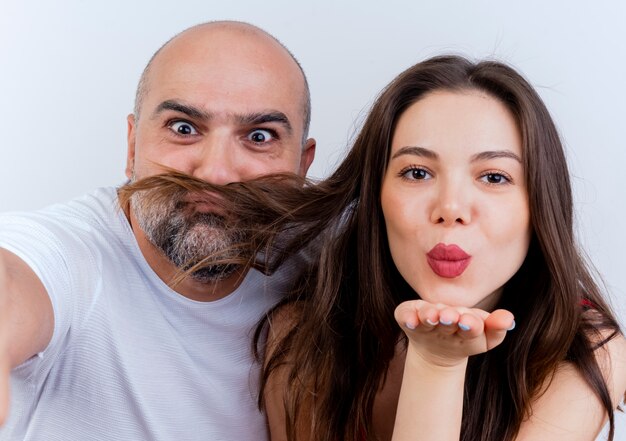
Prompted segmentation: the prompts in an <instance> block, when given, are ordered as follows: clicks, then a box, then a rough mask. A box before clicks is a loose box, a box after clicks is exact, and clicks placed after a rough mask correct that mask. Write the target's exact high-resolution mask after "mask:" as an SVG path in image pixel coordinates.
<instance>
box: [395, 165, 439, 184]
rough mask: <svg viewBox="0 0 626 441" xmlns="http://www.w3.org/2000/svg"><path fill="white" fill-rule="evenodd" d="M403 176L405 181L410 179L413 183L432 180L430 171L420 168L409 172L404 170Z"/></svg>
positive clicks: (414, 168) (413, 168) (411, 169)
mask: <svg viewBox="0 0 626 441" xmlns="http://www.w3.org/2000/svg"><path fill="white" fill-rule="evenodd" d="M401 176H402V177H403V178H404V179H409V180H411V181H423V180H425V179H430V178H432V176H431V174H430V173H428V171H426V170H425V169H423V168H418V167H412V168H410V169H408V170H403V171H402V172H401Z"/></svg>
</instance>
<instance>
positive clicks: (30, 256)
mask: <svg viewBox="0 0 626 441" xmlns="http://www.w3.org/2000/svg"><path fill="white" fill-rule="evenodd" d="M0 247H3V248H6V249H8V250H9V251H11V252H13V253H15V254H16V255H18V256H19V257H20V258H22V259H23V260H24V261H25V262H26V263H27V264H28V265H29V266H30V267H31V268H32V269H33V270H34V272H35V273H36V274H37V276H39V278H40V279H41V281H42V282H43V284H44V286H45V288H46V290H47V292H48V294H49V296H50V300H51V301H52V306H53V309H54V320H55V323H54V332H53V336H52V340H51V342H50V344H49V345H48V347H47V348H46V349H45V350H44V351H43V352H41V353H40V354H38V355H37V356H34V357H32V358H31V359H29V360H27V361H26V362H25V363H24V364H22V365H21V366H19V367H17V368H16V369H14V370H13V372H12V376H11V395H12V399H11V405H10V410H9V417H8V420H7V421H6V423H5V425H4V427H3V428H2V429H0V440H9V439H10V440H18V439H19V440H46V441H54V440H59V441H61V440H62V441H71V440H80V441H88V440H98V441H101V440H117V441H122V440H164V441H165V440H167V441H173V440H176V441H178V440H203V441H207V440H228V441H244V440H255V441H256V440H265V439H267V437H268V436H267V426H266V422H265V417H264V415H263V414H262V413H261V412H260V411H259V410H258V408H257V404H256V401H257V395H258V370H259V366H258V365H257V363H255V362H254V358H253V356H252V350H251V348H252V343H251V342H252V340H251V339H252V333H253V331H254V328H255V325H256V323H257V321H258V320H259V319H260V318H261V316H262V315H263V314H264V312H266V311H267V310H268V309H269V308H270V307H271V306H272V305H274V304H275V303H276V301H278V299H279V298H280V296H281V295H282V293H283V290H284V289H285V288H286V285H287V282H288V275H289V274H288V273H290V269H289V268H290V267H291V266H290V265H284V266H283V269H281V271H280V272H278V273H276V274H275V275H273V276H272V277H266V276H263V275H262V274H260V273H259V272H257V271H254V270H251V271H250V272H249V273H248V275H247V276H246V278H245V280H244V281H243V282H242V284H241V285H240V286H239V288H238V289H237V290H236V291H234V292H233V293H232V294H230V295H228V296H227V297H225V298H223V299H220V300H217V301H214V302H197V301H193V300H190V299H188V298H186V297H183V296H181V295H179V294H177V293H176V292H175V291H173V290H172V289H170V288H169V287H168V286H167V285H166V284H165V283H164V282H163V281H162V280H161V279H160V278H159V277H158V276H157V275H156V274H155V273H154V272H153V271H152V269H151V268H150V266H149V265H148V264H147V262H146V261H145V260H144V258H143V255H142V254H141V251H140V250H139V247H138V245H137V242H136V241H135V237H134V235H133V233H132V231H131V229H130V226H129V224H128V221H127V219H126V217H125V216H124V213H123V212H122V211H121V210H120V209H119V206H118V203H117V196H116V192H115V189H114V188H107V189H100V190H97V191H95V192H94V193H92V194H89V195H87V196H84V197H82V198H79V199H76V200H73V201H71V202H69V203H67V204H58V205H53V206H51V207H48V208H46V209H44V210H41V211H37V212H33V213H27V214H5V215H2V216H0Z"/></svg>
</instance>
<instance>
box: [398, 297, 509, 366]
mask: <svg viewBox="0 0 626 441" xmlns="http://www.w3.org/2000/svg"><path fill="white" fill-rule="evenodd" d="M395 318H396V321H397V322H398V324H399V325H400V327H401V328H402V330H403V331H404V333H405V334H406V335H407V337H408V338H409V350H414V351H415V352H416V354H417V355H419V356H420V357H421V358H423V359H424V361H425V362H427V363H429V364H431V365H433V366H442V367H452V366H456V365H459V364H464V363H465V362H466V361H467V357H469V356H470V355H476V354H480V353H483V352H487V351H489V350H490V349H493V348H495V347H496V346H498V345H499V344H500V343H502V341H503V340H504V337H506V333H507V331H510V330H512V329H513V328H514V327H515V320H513V314H511V313H510V312H509V311H506V310H504V309H498V310H496V311H493V312H492V313H489V312H487V311H483V310H482V309H476V308H464V307H458V306H446V305H442V304H437V305H434V304H432V303H428V302H426V301H424V300H411V301H407V302H404V303H401V304H400V305H399V306H398V307H397V308H396V311H395Z"/></svg>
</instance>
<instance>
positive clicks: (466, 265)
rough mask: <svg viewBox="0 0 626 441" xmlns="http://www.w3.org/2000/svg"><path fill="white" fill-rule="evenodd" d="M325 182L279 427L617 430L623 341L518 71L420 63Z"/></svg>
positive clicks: (289, 311)
mask: <svg viewBox="0 0 626 441" xmlns="http://www.w3.org/2000/svg"><path fill="white" fill-rule="evenodd" d="M321 185H323V186H325V187H326V188H327V191H329V192H334V197H333V198H332V199H334V203H328V204H323V203H320V202H317V203H315V204H313V205H314V206H316V208H317V210H318V215H319V214H320V213H321V214H322V216H323V217H324V218H325V219H329V218H334V219H336V223H335V228H334V229H332V231H333V234H332V237H331V239H330V240H328V241H327V242H326V243H325V249H324V252H323V254H322V258H321V260H320V262H319V268H318V269H317V271H318V272H317V273H315V275H314V276H313V277H311V278H308V279H306V280H305V282H304V283H303V284H302V286H303V288H302V289H300V290H299V291H297V292H296V293H294V295H293V296H292V297H291V298H290V299H288V300H287V301H286V302H284V304H283V305H281V306H279V307H278V308H277V309H276V310H275V314H274V317H273V319H270V321H269V322H270V324H271V326H272V327H271V328H270V336H269V353H268V357H267V363H266V367H265V377H264V379H265V381H266V385H265V389H264V392H265V400H266V401H265V402H266V408H267V413H268V417H269V420H270V427H271V431H272V439H275V440H281V439H298V440H300V439H310V440H337V439H342V440H356V439H391V438H392V436H391V433H393V439H397V440H400V439H439V440H441V439H463V440H472V441H474V440H512V439H537V440H544V439H568V440H573V439H581V440H584V439H586V440H591V439H594V437H595V436H596V434H597V432H599V430H600V428H601V427H602V424H603V422H604V421H605V418H606V417H607V416H608V418H609V421H610V422H611V436H612V434H613V433H612V432H613V430H612V427H613V409H614V408H615V406H616V404H617V402H618V401H619V400H620V399H621V398H622V396H623V394H624V390H625V388H626V385H625V384H624V377H625V375H626V374H625V370H624V349H623V347H624V340H623V338H622V336H621V335H620V334H619V327H618V325H617V323H616V320H615V318H614V316H613V314H612V313H611V311H610V309H609V308H608V306H607V305H606V303H605V301H604V300H603V299H602V296H601V294H600V292H599V289H598V287H597V285H596V284H595V283H594V281H593V279H592V277H591V275H590V273H589V270H588V269H587V268H586V266H585V264H584V262H583V260H582V258H581V257H580V254H579V252H578V250H577V248H576V247H575V245H574V244H575V239H574V233H573V225H572V197H571V188H570V183H569V178H568V170H567V165H566V160H565V157H564V153H563V148H562V146H561V143H560V140H559V137H558V134H557V131H556V129H555V127H554V124H553V122H552V119H551V118H550V116H549V114H548V111H547V110H546V108H545V106H544V104H543V103H542V101H541V99H540V98H539V96H538V95H537V94H536V92H535V91H534V90H533V89H532V87H531V86H530V85H529V84H528V83H527V82H526V81H525V80H524V79H523V78H522V77H520V76H519V75H518V74H517V73H516V72H515V71H514V70H512V69H511V68H509V67H507V66H504V65H502V64H499V63H495V62H483V63H478V64H472V63H470V62H469V61H467V60H465V59H462V58H459V57H438V58H434V59H431V60H427V61H425V62H422V63H419V64H418V65H416V66H414V67H412V68H410V69H408V70H407V71H405V72H404V73H402V74H401V75H400V76H398V77H397V78H396V79H395V80H394V81H393V82H392V83H391V84H390V85H389V86H388V87H387V88H386V89H385V90H384V91H383V92H382V94H381V95H380V96H379V98H378V99H377V101H376V102H375V104H374V106H373V108H372V110H371V112H370V114H369V116H368V118H367V120H366V122H365V124H364V127H363V129H362V131H361V133H360V135H359V136H358V138H357V139H356V142H355V144H354V146H353V148H352V150H351V152H350V153H349V155H348V157H347V158H346V159H345V161H344V162H343V163H342V164H341V165H340V167H339V169H338V171H337V172H336V173H335V174H334V175H333V176H331V177H330V178H329V179H328V181H327V182H325V183H322V184H321ZM338 201H339V202H338ZM336 206H341V207H342V208H343V207H350V210H349V211H348V212H347V213H346V212H343V211H341V212H338V211H336V209H335V207H336ZM331 210H332V211H331ZM296 219H297V217H296ZM292 220H293V219H292ZM417 297H419V298H420V299H421V300H414V299H416V298H417ZM440 303H442V304H446V305H448V306H447V307H443V306H440V305H437V304H440ZM398 305H400V306H399V307H398ZM396 307H398V308H397V310H396ZM394 310H396V311H395V313H396V317H397V318H398V321H399V323H400V325H401V326H402V330H403V331H404V332H405V335H406V336H408V338H405V337H404V335H402V334H401V333H400V332H399V328H398V327H397V325H396V323H394V321H393V319H392V317H393V314H394ZM498 310H499V311H498ZM492 311H495V312H492ZM490 312H491V313H490ZM512 314H514V315H515V321H516V323H517V327H516V328H515V329H514V330H512V331H510V332H508V333H507V328H511V327H512V325H513V315H512ZM470 356H471V357H470ZM405 360H406V361H405ZM620 363H621V364H620ZM403 370H404V378H403V379H402V380H401V378H402V371H403ZM605 378H606V379H605ZM400 384H401V392H399V391H398V390H399V388H400ZM396 403H398V411H397V416H396V417H395V418H394V410H395V409H396V405H395V404H396ZM394 420H395V428H394ZM284 421H286V423H285V422H284ZM285 428H286V429H285Z"/></svg>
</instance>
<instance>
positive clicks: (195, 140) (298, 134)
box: [126, 30, 315, 277]
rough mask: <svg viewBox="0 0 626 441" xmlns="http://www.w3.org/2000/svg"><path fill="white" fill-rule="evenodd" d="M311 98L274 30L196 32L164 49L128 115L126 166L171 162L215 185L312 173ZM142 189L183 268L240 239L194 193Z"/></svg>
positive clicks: (155, 224) (154, 167)
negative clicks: (160, 198) (154, 200)
mask: <svg viewBox="0 0 626 441" xmlns="http://www.w3.org/2000/svg"><path fill="white" fill-rule="evenodd" d="M303 97H304V84H303V79H302V76H301V74H300V72H299V69H298V67H297V66H296V65H295V63H294V62H293V60H291V59H290V57H289V55H288V54H287V53H286V52H285V51H284V50H283V49H282V48H280V47H279V46H277V44H276V43H275V42H273V41H271V40H270V39H269V38H267V37H265V36H262V35H261V36H258V35H250V34H243V33H240V32H233V31H232V30H231V31H225V30H221V31H215V30H213V31H212V32H210V35H209V32H207V30H199V31H194V30H192V31H188V32H187V33H186V34H183V35H182V36H180V37H178V38H177V39H175V40H174V41H172V42H171V43H170V44H168V45H167V46H166V47H165V48H163V49H162V51H161V52H160V53H159V54H158V55H157V57H156V58H155V60H154V61H153V65H152V67H151V70H150V72H149V74H148V81H147V91H146V94H145V96H144V99H143V102H142V105H141V109H140V114H139V117H138V118H135V117H134V116H133V115H130V116H129V118H128V129H129V130H128V160H127V168H126V174H127V176H128V177H129V178H130V179H140V178H144V177H147V176H150V175H154V174H158V173H162V172H163V171H164V169H163V167H162V166H166V167H169V168H173V169H176V170H179V171H181V172H184V173H187V174H189V175H192V176H194V177H196V178H199V179H202V180H205V181H207V182H210V183H214V184H228V183H230V182H237V181H243V180H248V179H251V178H254V177H257V176H260V175H264V174H268V173H275V172H293V173H297V174H300V175H302V176H304V175H305V174H306V171H307V170H308V167H309V165H310V164H311V161H312V160H313V155H314V146H315V143H314V141H313V140H309V141H307V142H306V143H305V144H304V145H303V139H302V138H303V126H304V122H303V106H304V101H303V100H304V98H303ZM142 196H143V195H142V194H141V193H139V194H138V195H136V196H135V197H134V198H133V199H132V200H131V207H132V209H133V213H134V215H135V216H136V218H137V221H138V223H139V226H140V227H141V228H142V230H144V232H145V233H146V237H147V238H148V239H149V240H150V241H151V242H152V243H153V244H154V245H156V246H157V247H158V248H161V250H162V251H163V252H164V253H165V254H166V256H167V257H168V258H169V259H170V260H171V261H172V262H173V263H175V264H176V265H177V266H181V262H185V259H189V260H193V259H194V258H196V257H197V256H198V255H202V254H203V253H206V252H208V251H210V250H207V249H206V247H207V243H208V242H210V245H211V247H212V249H215V248H217V249H220V248H221V249H223V248H225V247H227V246H228V245H229V244H232V243H233V242H234V241H237V240H240V238H236V237H224V233H223V228H222V227H221V226H220V223H221V222H223V220H222V218H221V217H220V216H219V215H218V214H216V213H214V212H213V211H212V208H211V207H207V206H206V205H201V204H196V203H194V197H193V195H189V194H180V195H177V196H176V197H175V199H173V200H171V201H169V203H167V204H164V205H163V206H159V207H156V206H149V204H142V202H141V198H142ZM158 238H161V239H162V240H161V241H159V240H157V239H158ZM172 249H177V250H182V251H181V252H177V253H178V255H171V254H170V252H171V251H172ZM189 260H187V261H189ZM227 275H228V274H227V273H226V272H224V271H221V272H220V276H219V277H224V276H227ZM216 277H218V276H216Z"/></svg>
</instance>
